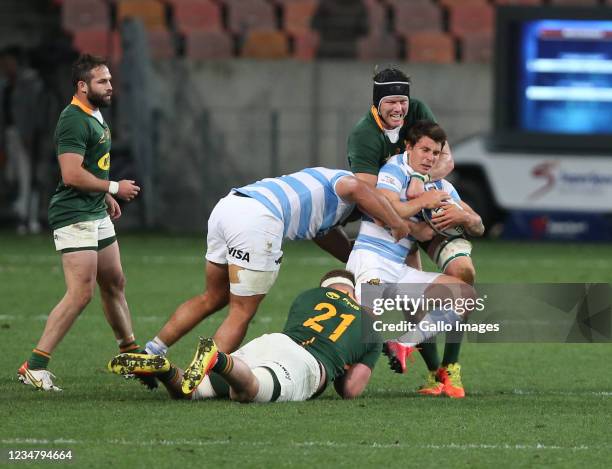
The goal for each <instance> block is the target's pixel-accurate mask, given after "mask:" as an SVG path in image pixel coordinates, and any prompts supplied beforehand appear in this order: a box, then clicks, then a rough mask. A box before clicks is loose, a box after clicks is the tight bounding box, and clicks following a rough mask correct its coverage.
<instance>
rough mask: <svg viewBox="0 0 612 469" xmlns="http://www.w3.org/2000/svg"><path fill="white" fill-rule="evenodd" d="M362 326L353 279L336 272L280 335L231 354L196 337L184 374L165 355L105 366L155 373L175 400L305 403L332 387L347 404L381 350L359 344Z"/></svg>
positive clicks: (294, 308) (303, 301)
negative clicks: (328, 385)
mask: <svg viewBox="0 0 612 469" xmlns="http://www.w3.org/2000/svg"><path fill="white" fill-rule="evenodd" d="M363 320H364V313H362V309H361V307H360V306H359V305H358V304H357V302H356V300H355V279H354V276H353V274H351V273H350V272H348V271H346V270H333V271H331V272H328V273H327V274H325V276H324V277H323V278H322V279H321V282H320V287H318V288H313V289H311V290H307V291H305V292H304V293H302V294H301V295H299V296H298V297H297V298H296V300H295V301H294V302H293V304H292V305H291V308H290V311H289V317H288V318H287V322H286V324H285V327H284V328H283V331H282V332H281V333H274V334H264V335H262V336H260V337H258V338H256V339H254V340H252V341H250V342H248V343H247V344H245V345H244V346H243V347H241V348H240V349H238V350H237V351H235V352H234V353H232V354H226V353H223V352H221V351H219V350H218V349H217V346H216V344H215V342H214V340H213V339H211V338H200V341H199V344H198V349H197V351H196V353H195V356H194V359H193V361H192V362H191V364H190V365H189V366H188V367H187V369H186V370H185V371H184V372H183V371H182V370H181V369H179V368H177V367H176V366H175V365H172V364H171V363H170V362H169V361H168V360H167V359H166V358H165V357H162V356H159V355H141V354H134V353H124V354H120V355H117V356H116V357H115V358H113V359H112V360H111V361H110V362H109V364H108V367H109V370H110V371H112V372H114V373H117V374H123V375H126V374H135V375H139V374H154V375H155V376H156V377H157V378H158V379H159V380H160V381H162V383H164V385H165V386H166V389H167V390H168V392H169V393H170V396H172V397H174V398H179V399H181V398H182V399H194V400H198V399H207V398H214V397H219V398H220V397H228V396H229V398H230V399H232V400H234V401H238V402H275V401H305V400H307V399H310V398H312V397H316V396H318V395H319V394H321V393H322V392H323V391H324V390H325V387H326V385H327V383H329V382H331V381H333V382H334V387H335V389H336V391H337V392H338V394H339V395H340V396H341V397H342V398H344V399H352V398H355V397H358V396H359V395H360V394H361V393H362V392H363V390H364V389H365V387H366V385H367V383H368V381H369V380H370V376H371V374H372V369H373V368H374V365H375V364H376V361H377V360H378V358H379V356H380V353H381V349H382V346H381V344H380V342H374V343H365V342H364V341H362V337H361V334H362V321H363ZM211 372H214V373H211Z"/></svg>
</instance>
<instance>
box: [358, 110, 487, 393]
mask: <svg viewBox="0 0 612 469" xmlns="http://www.w3.org/2000/svg"><path fill="white" fill-rule="evenodd" d="M445 141H446V134H445V133H444V131H443V130H442V128H441V127H440V126H438V125H437V124H435V123H433V122H431V121H419V122H417V123H415V124H414V125H413V126H412V127H411V129H410V130H409V132H408V144H407V151H406V152H405V153H403V154H400V155H396V156H394V157H392V158H391V159H390V160H389V162H387V164H385V165H384V166H383V167H382V168H381V170H380V173H379V175H378V184H377V188H378V190H380V191H381V193H383V194H384V195H385V197H387V198H388V200H389V201H390V202H391V203H392V204H393V206H394V208H395V209H396V210H397V211H398V213H399V214H400V215H401V216H402V217H405V218H408V217H413V216H415V215H417V214H419V213H420V212H421V211H422V210H423V209H429V208H434V207H439V206H441V207H443V208H444V210H441V211H439V213H438V214H435V215H433V217H432V225H433V226H434V227H435V229H436V230H439V231H443V230H448V229H450V228H452V227H455V226H457V225H460V224H461V225H463V226H464V227H465V229H466V230H467V231H468V233H470V234H472V235H481V234H482V232H483V227H482V223H481V220H480V217H479V216H478V215H477V214H476V213H475V212H474V211H473V210H472V209H471V208H470V207H469V206H467V204H465V203H463V202H459V203H461V204H462V205H461V207H460V208H459V207H458V205H455V204H453V203H449V202H448V201H449V199H451V198H453V197H455V198H457V199H458V195H457V193H456V191H455V190H454V188H453V187H452V185H451V184H450V183H449V182H447V181H444V180H443V181H442V182H440V183H435V184H437V185H435V186H434V188H432V190H428V191H426V192H425V193H424V194H423V195H421V196H419V197H416V198H413V199H408V198H407V189H408V185H409V182H410V176H411V174H412V173H413V172H418V173H420V174H427V173H428V171H429V170H430V169H431V168H432V167H433V166H434V165H435V163H436V161H437V159H438V157H439V155H440V152H441V149H442V147H443V146H444V143H445ZM438 188H441V189H446V190H438ZM447 207H452V208H448V209H447ZM431 236H433V231H432V230H430V237H431ZM414 241H415V240H414V238H413V237H407V238H404V239H402V240H400V241H399V242H398V243H396V242H395V240H393V239H392V238H391V237H390V235H389V233H388V231H387V230H386V229H385V228H384V227H381V226H379V225H377V224H376V223H372V221H371V220H369V219H368V218H367V217H365V218H364V220H363V222H362V224H361V228H360V231H359V235H358V237H357V240H356V242H355V246H354V248H353V252H352V253H351V255H350V257H349V261H348V264H347V269H348V270H350V271H351V272H353V273H354V274H355V277H356V279H357V299H358V300H359V301H362V298H361V285H362V284H364V283H371V284H377V283H409V284H419V285H422V286H423V287H425V286H426V285H431V286H432V288H433V287H435V286H436V285H457V286H458V287H459V290H461V291H462V292H465V294H467V295H468V296H473V290H472V289H471V288H470V287H469V285H467V284H465V283H464V282H463V281H461V280H459V279H457V278H454V277H450V276H448V275H444V274H439V273H435V272H423V271H420V270H417V269H414V268H412V267H409V266H408V265H406V264H405V259H406V256H407V255H408V253H409V252H410V250H411V247H412V245H413V243H414ZM462 241H463V242H464V243H467V245H466V244H464V243H460V244H459V246H455V247H456V249H454V250H449V249H446V251H444V256H445V259H446V260H447V261H450V260H451V258H453V257H457V258H459V257H462V256H468V257H466V258H467V259H469V249H467V248H469V243H468V242H467V241H466V240H462ZM470 263H471V261H470ZM430 290H431V289H430ZM451 290H452V289H451ZM425 292H427V290H425ZM441 292H442V293H441V294H442V295H446V294H447V293H452V292H451V291H446V290H445V289H442V290H441ZM404 339H405V340H402V341H391V342H388V343H387V344H385V349H384V351H385V353H386V354H387V355H388V356H389V358H390V360H391V361H392V365H393V367H394V369H395V370H396V371H398V372H401V373H404V372H405V370H406V363H405V361H406V358H407V356H409V355H410V354H411V353H412V352H413V351H414V350H415V348H414V345H415V344H414V343H411V342H410V341H409V340H407V339H406V338H404ZM452 365H453V366H450V367H445V368H444V369H440V370H438V369H436V370H433V373H430V375H429V377H428V381H427V383H426V384H425V385H424V386H423V387H422V388H421V389H420V392H422V393H423V394H430V395H440V394H441V393H445V394H447V395H449V396H451V397H463V396H464V390H463V386H462V383H461V376H460V374H459V370H460V368H459V365H458V364H452ZM449 371H450V373H452V375H451V374H449ZM431 378H433V380H432V379H431ZM451 378H452V379H451Z"/></svg>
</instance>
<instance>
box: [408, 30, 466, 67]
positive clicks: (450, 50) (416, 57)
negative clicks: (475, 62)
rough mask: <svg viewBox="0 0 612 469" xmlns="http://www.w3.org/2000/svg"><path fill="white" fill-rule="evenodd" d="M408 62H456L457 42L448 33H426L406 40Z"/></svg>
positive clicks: (417, 34) (411, 36) (413, 35)
mask: <svg viewBox="0 0 612 469" xmlns="http://www.w3.org/2000/svg"><path fill="white" fill-rule="evenodd" d="M406 60H407V61H408V62H412V63H416V62H419V63H423V62H424V63H439V64H449V63H453V62H455V41H454V39H453V37H452V36H450V35H449V34H447V33H442V32H433V31H424V32H420V33H414V34H411V35H410V36H408V37H407V38H406Z"/></svg>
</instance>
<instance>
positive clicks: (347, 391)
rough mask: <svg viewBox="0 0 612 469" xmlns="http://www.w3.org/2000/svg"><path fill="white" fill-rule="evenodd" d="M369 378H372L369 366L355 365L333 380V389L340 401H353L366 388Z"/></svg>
mask: <svg viewBox="0 0 612 469" xmlns="http://www.w3.org/2000/svg"><path fill="white" fill-rule="evenodd" d="M370 376H372V370H371V369H370V367H369V366H367V365H364V364H363V363H356V364H354V365H351V366H350V367H349V369H348V370H347V371H346V372H345V373H344V374H343V375H342V376H339V377H338V378H336V379H335V380H334V389H335V390H336V392H337V393H338V395H339V396H340V397H341V398H342V399H355V398H356V397H359V396H360V395H361V393H362V392H363V390H364V389H365V387H366V386H367V384H368V382H369V381H370Z"/></svg>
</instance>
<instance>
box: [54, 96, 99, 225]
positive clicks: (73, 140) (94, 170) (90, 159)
mask: <svg viewBox="0 0 612 469" xmlns="http://www.w3.org/2000/svg"><path fill="white" fill-rule="evenodd" d="M55 146H56V154H57V156H59V155H61V154H63V153H77V154H79V155H81V156H83V158H84V159H83V168H84V169H86V170H87V171H89V172H90V173H91V174H93V175H94V176H96V177H97V178H100V179H106V180H108V175H109V170H110V148H111V135H110V130H109V128H108V126H107V125H106V123H105V122H103V121H102V122H100V121H99V120H98V119H97V118H96V117H95V116H94V112H93V110H92V109H89V108H88V107H87V106H85V105H84V104H83V103H82V102H81V101H79V100H78V99H77V98H76V97H74V98H73V99H72V102H71V103H70V104H69V105H68V106H67V107H66V108H65V109H64V110H63V111H62V113H61V114H60V117H59V120H58V122H57V127H56V129H55ZM104 196H105V193H104V192H82V191H79V190H77V189H74V188H72V187H68V186H66V185H65V184H64V183H63V181H61V180H60V182H59V184H58V185H57V188H56V189H55V193H54V194H53V197H51V203H50V204H49V226H50V227H51V228H52V229H54V230H55V229H58V228H61V227H63V226H67V225H71V224H73V223H77V222H81V221H89V220H98V219H100V218H104V217H105V216H106V208H107V207H106V202H105V201H104Z"/></svg>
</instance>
